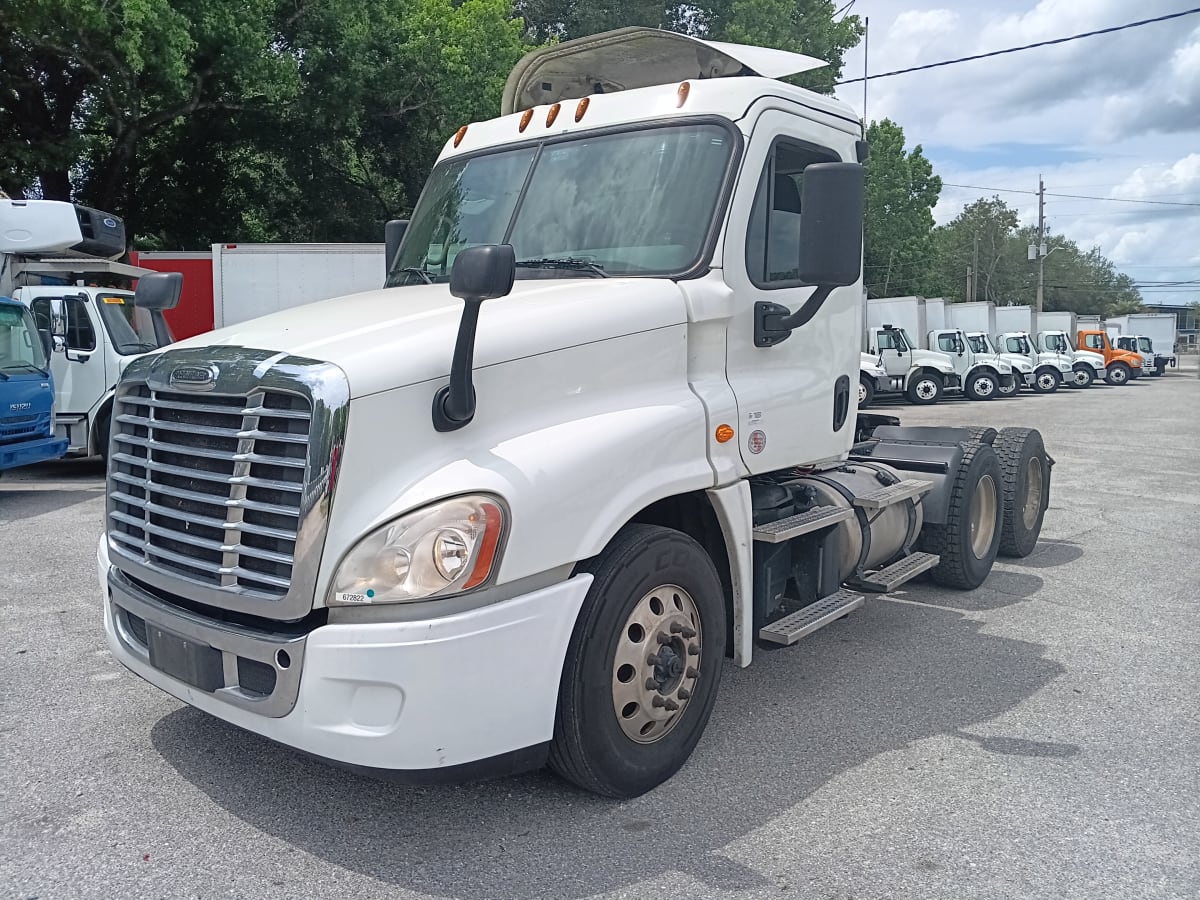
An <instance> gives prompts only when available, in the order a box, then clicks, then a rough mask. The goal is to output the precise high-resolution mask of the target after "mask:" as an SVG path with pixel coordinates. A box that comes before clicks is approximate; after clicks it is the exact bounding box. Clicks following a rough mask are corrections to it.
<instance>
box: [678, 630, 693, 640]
mask: <svg viewBox="0 0 1200 900" xmlns="http://www.w3.org/2000/svg"><path fill="white" fill-rule="evenodd" d="M679 633H680V634H681V635H683V637H684V638H685V639H686V640H689V641H690V640H691V639H692V638H694V637H695V636H696V629H695V628H692V627H690V626H689V627H687V628H682V629H680V632H679Z"/></svg>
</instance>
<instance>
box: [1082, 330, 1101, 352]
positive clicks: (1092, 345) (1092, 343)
mask: <svg viewBox="0 0 1200 900" xmlns="http://www.w3.org/2000/svg"><path fill="white" fill-rule="evenodd" d="M1083 342H1084V344H1085V345H1086V346H1087V348H1088V349H1089V350H1103V349H1104V340H1103V339H1102V338H1101V336H1100V335H1098V334H1089V335H1088V336H1087V337H1085V338H1084V339H1083Z"/></svg>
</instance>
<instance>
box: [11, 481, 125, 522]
mask: <svg viewBox="0 0 1200 900" xmlns="http://www.w3.org/2000/svg"><path fill="white" fill-rule="evenodd" d="M89 500H100V501H103V500H104V488H103V487H94V488H86V489H85V488H80V489H78V490H69V491H58V490H33V491H23V490H20V489H8V488H5V489H0V522H20V521H21V520H22V519H32V518H35V517H36V516H44V515H46V514H47V513H52V512H57V511H58V510H60V509H67V508H68V507H71V506H75V505H77V504H79V503H87V502H88V501H89ZM102 517H103V513H100V514H99V515H97V517H96V522H97V524H99V523H100V521H101V519H102Z"/></svg>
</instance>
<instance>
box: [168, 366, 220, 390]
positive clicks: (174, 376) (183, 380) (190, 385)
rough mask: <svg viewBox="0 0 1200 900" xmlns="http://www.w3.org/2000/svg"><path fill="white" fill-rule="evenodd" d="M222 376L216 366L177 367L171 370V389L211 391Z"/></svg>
mask: <svg viewBox="0 0 1200 900" xmlns="http://www.w3.org/2000/svg"><path fill="white" fill-rule="evenodd" d="M220 374H221V372H220V370H219V369H218V368H217V367H216V366H176V367H175V368H174V369H172V370H171V378H170V381H171V387H175V388H180V389H181V390H185V391H211V390H212V389H213V387H214V386H215V385H216V383H217V376H218V375H220Z"/></svg>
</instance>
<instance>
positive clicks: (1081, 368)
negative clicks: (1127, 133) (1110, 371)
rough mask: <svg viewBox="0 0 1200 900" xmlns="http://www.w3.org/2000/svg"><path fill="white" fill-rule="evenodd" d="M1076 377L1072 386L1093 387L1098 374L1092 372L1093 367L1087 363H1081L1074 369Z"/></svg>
mask: <svg viewBox="0 0 1200 900" xmlns="http://www.w3.org/2000/svg"><path fill="white" fill-rule="evenodd" d="M1074 371H1075V377H1074V379H1073V380H1072V382H1071V384H1072V385H1073V386H1074V387H1077V388H1086V387H1091V386H1092V382H1093V381H1095V380H1096V373H1095V372H1093V371H1092V367H1091V366H1089V365H1087V364H1086V363H1080V364H1079V365H1077V366H1075V367H1074Z"/></svg>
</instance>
